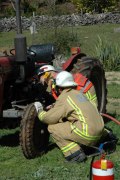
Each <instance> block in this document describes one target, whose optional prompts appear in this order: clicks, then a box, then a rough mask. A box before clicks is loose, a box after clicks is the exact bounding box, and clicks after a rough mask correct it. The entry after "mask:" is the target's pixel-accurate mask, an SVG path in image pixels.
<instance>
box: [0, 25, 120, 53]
mask: <svg viewBox="0 0 120 180" xmlns="http://www.w3.org/2000/svg"><path fill="white" fill-rule="evenodd" d="M118 27H120V25H119V24H101V25H91V26H78V27H66V28H61V29H58V30H57V32H58V36H59V32H63V34H64V30H66V31H68V32H69V33H71V36H75V37H77V42H76V44H75V43H74V45H76V46H79V45H80V47H81V50H82V52H84V53H86V54H87V55H90V56H93V55H94V56H95V45H96V44H97V42H98V36H100V37H101V39H103V40H107V41H108V42H112V43H113V44H119V45H120V32H114V29H115V28H118ZM23 34H24V35H25V36H26V37H27V45H28V46H30V45H31V44H41V43H45V42H48V43H51V42H52V39H51V38H50V35H51V34H52V35H54V34H55V28H53V29H51V28H47V29H43V28H42V27H41V28H40V30H39V31H38V33H37V34H35V35H34V37H33V36H32V35H31V34H30V31H24V32H23ZM15 36H16V32H11V31H10V32H3V33H0V49H1V48H4V49H5V48H7V49H10V48H13V47H14V37H15ZM54 36H55V35H54ZM66 38H67V37H66Z"/></svg>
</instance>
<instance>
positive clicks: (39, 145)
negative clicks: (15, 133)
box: [20, 104, 49, 159]
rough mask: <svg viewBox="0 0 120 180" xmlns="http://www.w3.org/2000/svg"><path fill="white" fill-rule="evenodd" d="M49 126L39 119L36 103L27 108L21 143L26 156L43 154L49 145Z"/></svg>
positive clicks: (22, 124)
mask: <svg viewBox="0 0 120 180" xmlns="http://www.w3.org/2000/svg"><path fill="white" fill-rule="evenodd" d="M48 142H49V133H48V130H47V126H46V125H45V124H43V123H41V122H40V121H39V119H38V118H37V112H36V109H35V106H34V104H30V105H29V106H28V107H27V108H26V109H25V113H24V115H23V118H22V120H21V125H20V145H21V148H22V151H23V154H24V156H25V157H26V158H27V159H32V158H35V157H37V156H40V155H42V154H43V153H44V152H45V151H46V149H47V146H48Z"/></svg>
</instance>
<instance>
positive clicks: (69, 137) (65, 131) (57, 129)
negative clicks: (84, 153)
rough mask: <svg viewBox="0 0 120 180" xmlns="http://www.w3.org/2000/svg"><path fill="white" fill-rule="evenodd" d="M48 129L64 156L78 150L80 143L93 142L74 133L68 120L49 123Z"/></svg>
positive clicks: (91, 143) (87, 143)
mask: <svg viewBox="0 0 120 180" xmlns="http://www.w3.org/2000/svg"><path fill="white" fill-rule="evenodd" d="M73 124H74V123H73ZM48 131H49V132H50V134H51V135H52V137H53V139H54V141H55V143H56V144H57V145H58V147H59V148H60V149H61V151H62V153H63V154H64V156H65V157H67V156H70V155H72V154H73V153H75V152H76V151H78V150H80V148H81V147H80V144H84V145H87V146H89V145H93V144H95V142H89V141H88V140H86V139H83V138H82V137H80V136H79V135H77V134H75V133H74V131H73V130H72V129H71V124H70V122H69V121H66V122H61V123H57V124H53V125H49V126H48Z"/></svg>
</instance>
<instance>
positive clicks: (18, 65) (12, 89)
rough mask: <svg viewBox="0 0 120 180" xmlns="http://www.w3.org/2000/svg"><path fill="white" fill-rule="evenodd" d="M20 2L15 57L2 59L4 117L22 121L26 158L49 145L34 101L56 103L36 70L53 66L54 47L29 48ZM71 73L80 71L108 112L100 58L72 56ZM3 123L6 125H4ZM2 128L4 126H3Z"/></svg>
mask: <svg viewBox="0 0 120 180" xmlns="http://www.w3.org/2000/svg"><path fill="white" fill-rule="evenodd" d="M19 5H20V2H19V1H16V17H17V35H16V38H15V55H14V53H13V50H11V51H10V53H11V55H10V56H3V57H0V118H1V122H3V121H4V119H6V118H7V119H12V120H13V123H15V120H16V121H17V120H18V119H19V120H20V145H21V148H22V151H23V154H24V155H25V157H26V158H28V159H31V158H34V157H36V156H38V155H41V154H42V153H43V152H45V151H46V149H47V148H48V145H49V133H48V131H47V126H46V125H44V124H42V123H41V122H40V121H39V120H38V118H37V113H36V110H35V108H34V105H33V102H35V101H40V102H41V103H42V105H43V106H44V107H45V106H47V105H50V104H52V103H53V102H54V99H53V97H52V96H51V95H50V94H48V93H47V92H46V90H45V88H44V86H43V85H42V84H40V83H39V82H38V80H37V78H36V73H35V72H36V69H37V68H38V67H39V66H41V65H43V64H53V62H54V46H53V45H52V44H44V45H32V46H30V47H29V48H27V45H26V38H25V37H24V36H23V35H22V30H21V19H20V10H19ZM62 67H63V69H64V70H67V71H69V72H71V73H77V72H80V73H82V74H83V75H85V76H86V77H88V78H89V79H90V80H91V81H92V83H93V84H94V86H95V90H96V94H97V100H98V110H99V111H100V112H105V111H106V103H107V100H106V96H107V90H106V79H105V72H104V69H103V66H102V64H101V63H100V61H99V60H98V59H95V58H91V57H87V56H86V55H85V54H84V53H81V52H79V53H77V54H76V55H73V56H71V57H70V58H69V59H68V60H67V61H66V62H65V63H64V64H63V65H62ZM1 124H2V123H1ZM0 126H1V125H0Z"/></svg>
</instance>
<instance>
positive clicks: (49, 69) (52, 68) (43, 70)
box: [38, 65, 56, 75]
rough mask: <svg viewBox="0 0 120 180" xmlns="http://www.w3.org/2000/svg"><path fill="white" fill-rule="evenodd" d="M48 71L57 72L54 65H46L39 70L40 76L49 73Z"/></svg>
mask: <svg viewBox="0 0 120 180" xmlns="http://www.w3.org/2000/svg"><path fill="white" fill-rule="evenodd" d="M48 71H56V70H55V68H54V67H53V66H52V65H44V66H41V67H40V68H39V70H38V75H41V74H43V73H45V72H48Z"/></svg>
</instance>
